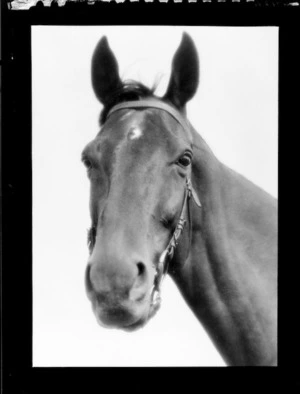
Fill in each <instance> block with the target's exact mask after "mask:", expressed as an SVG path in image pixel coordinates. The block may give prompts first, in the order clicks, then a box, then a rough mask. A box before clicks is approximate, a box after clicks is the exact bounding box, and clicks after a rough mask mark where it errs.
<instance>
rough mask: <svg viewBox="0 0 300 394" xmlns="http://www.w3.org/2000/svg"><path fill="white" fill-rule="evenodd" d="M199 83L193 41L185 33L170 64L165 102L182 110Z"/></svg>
mask: <svg viewBox="0 0 300 394" xmlns="http://www.w3.org/2000/svg"><path fill="white" fill-rule="evenodd" d="M198 83H199V59H198V53H197V49H196V46H195V44H194V41H193V40H192V39H191V37H190V36H189V35H188V34H187V33H183V35H182V40H181V43H180V45H179V48H178V49H177V51H176V53H175V55H174V57H173V62H172V71H171V78H170V82H169V86H168V89H167V92H166V94H165V95H164V97H163V98H164V99H165V100H169V101H171V103H173V104H174V105H175V106H176V107H177V108H178V109H183V108H184V106H185V104H186V103H187V101H189V100H190V99H191V98H192V97H193V96H194V94H195V93H196V90H197V87H198Z"/></svg>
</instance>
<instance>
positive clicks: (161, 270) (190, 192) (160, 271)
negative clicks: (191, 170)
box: [107, 100, 201, 305]
mask: <svg viewBox="0 0 300 394" xmlns="http://www.w3.org/2000/svg"><path fill="white" fill-rule="evenodd" d="M126 108H127V109H129V108H131V109H133V108H140V109H142V108H144V109H147V108H157V109H160V110H162V111H165V112H168V113H169V114H170V115H171V116H172V117H173V118H174V119H176V120H177V122H178V123H179V124H180V125H181V126H182V127H183V129H184V130H185V132H186V133H187V134H188V135H189V136H190V137H191V131H190V128H189V125H188V122H187V120H186V119H185V118H184V117H183V116H182V115H181V114H180V113H179V112H178V111H176V110H175V109H174V108H173V107H171V106H170V105H168V104H166V103H163V102H161V101H156V100H139V101H127V102H124V103H120V104H117V105H115V106H114V107H113V108H112V109H111V110H110V111H109V113H108V115H107V118H108V117H109V116H110V115H111V114H112V113H114V112H116V111H119V110H121V109H126ZM191 197H193V200H194V201H195V203H196V205H197V206H198V207H199V208H200V207H201V203H200V200H199V197H198V196H197V193H196V192H195V190H194V188H193V186H192V183H191V180H190V178H186V188H185V193H184V198H183V204H182V208H181V212H180V217H179V220H178V222H177V225H176V227H175V230H174V232H173V235H172V237H171V239H170V241H169V243H168V246H167V247H166V249H165V250H164V251H163V252H162V254H161V256H160V258H159V263H158V267H157V270H156V275H155V280H154V286H153V291H152V303H153V304H154V305H155V304H156V303H158V302H159V294H160V284H161V282H162V280H163V278H164V277H165V275H166V274H167V272H168V268H169V262H170V261H171V260H172V258H173V256H174V252H175V249H176V247H177V245H178V242H179V239H180V237H181V235H182V232H183V229H184V227H185V225H186V222H187V219H186V218H185V217H186V216H185V215H186V214H185V212H186V211H188V219H189V222H190V209H189V200H190V198H191ZM190 239H191V237H190Z"/></svg>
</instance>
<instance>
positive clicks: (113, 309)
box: [91, 287, 161, 332]
mask: <svg viewBox="0 0 300 394" xmlns="http://www.w3.org/2000/svg"><path fill="white" fill-rule="evenodd" d="M91 298H92V299H91V301H92V307H93V311H94V314H95V317H96V319H97V321H98V323H99V325H100V326H102V327H105V328H116V329H121V330H124V331H127V332H132V331H136V330H138V329H139V328H142V327H144V326H145V325H146V324H147V323H148V321H149V320H150V319H151V318H152V317H153V316H154V315H155V314H156V312H157V311H158V310H159V308H160V303H161V299H160V294H159V292H158V291H157V290H156V289H155V287H153V289H152V291H151V295H150V297H149V298H148V307H146V305H145V304H144V307H142V308H141V309H140V307H141V305H139V306H136V305H131V306H129V305H126V304H125V305H124V304H123V305H122V303H121V304H119V303H114V304H111V305H106V306H104V305H103V304H102V305H101V304H99V303H98V302H97V300H96V298H95V297H91ZM136 308H137V309H136Z"/></svg>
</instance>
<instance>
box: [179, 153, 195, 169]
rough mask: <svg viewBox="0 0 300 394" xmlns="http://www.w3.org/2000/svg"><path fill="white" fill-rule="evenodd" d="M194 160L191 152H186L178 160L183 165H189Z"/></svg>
mask: <svg viewBox="0 0 300 394" xmlns="http://www.w3.org/2000/svg"><path fill="white" fill-rule="evenodd" d="M191 162H192V156H191V154H190V153H185V154H184V155H183V156H181V157H180V159H179V160H178V162H177V163H178V164H179V165H181V166H182V167H188V166H189V165H190V164H191Z"/></svg>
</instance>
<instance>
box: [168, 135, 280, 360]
mask: <svg viewBox="0 0 300 394" xmlns="http://www.w3.org/2000/svg"><path fill="white" fill-rule="evenodd" d="M195 139H196V141H195V152H194V153H195V156H196V157H195V162H196V163H195V168H193V183H194V187H195V188H196V189H197V192H198V193H199V196H200V200H201V203H202V209H201V212H200V210H199V208H197V207H194V206H193V208H192V215H191V216H192V218H193V231H192V234H193V236H192V246H191V252H190V255H189V257H188V259H187V261H186V262H185V264H184V266H183V268H182V269H180V270H178V271H176V274H174V275H173V277H174V280H175V282H176V283H177V285H178V287H179V288H180V290H181V292H182V293H183V296H184V297H185V299H186V301H187V303H188V304H189V305H190V307H191V309H192V310H193V312H194V313H195V314H196V316H197V317H198V319H199V320H200V321H201V322H202V323H203V325H204V326H205V328H206V329H207V331H208V333H209V334H210V336H211V337H212V339H213V341H214V342H215V344H216V346H217V348H218V349H219V351H220V352H221V354H222V355H223V357H224V359H225V360H226V362H227V363H228V364H231V365H270V364H271V363H274V360H275V362H276V359H277V356H276V354H277V350H276V349H277V344H276V341H277V329H276V327H277V315H276V312H277V263H276V261H277V248H276V245H277V233H276V228H277V210H276V201H275V199H273V198H272V197H271V196H269V195H268V194H267V193H265V192H264V191H262V190H261V189H259V188H258V187H257V186H255V185H253V184H252V183H251V182H250V181H248V180H246V179H245V178H244V177H242V176H240V175H239V174H237V173H235V172H234V171H232V170H230V169H228V168H227V167H225V166H224V165H222V164H221V163H220V162H218V160H217V159H216V158H215V157H214V156H213V154H212V152H211V151H210V150H209V148H208V147H207V146H206V145H205V143H204V142H203V141H202V140H201V139H200V137H198V136H196V137H195ZM197 146H198V147H199V146H201V147H202V148H201V149H199V148H197ZM191 205H194V204H193V202H191ZM199 351H201V349H199Z"/></svg>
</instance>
